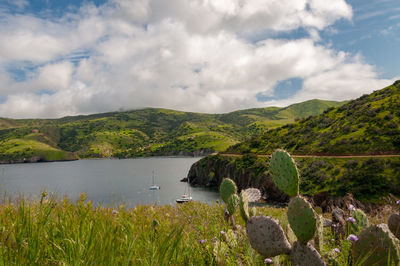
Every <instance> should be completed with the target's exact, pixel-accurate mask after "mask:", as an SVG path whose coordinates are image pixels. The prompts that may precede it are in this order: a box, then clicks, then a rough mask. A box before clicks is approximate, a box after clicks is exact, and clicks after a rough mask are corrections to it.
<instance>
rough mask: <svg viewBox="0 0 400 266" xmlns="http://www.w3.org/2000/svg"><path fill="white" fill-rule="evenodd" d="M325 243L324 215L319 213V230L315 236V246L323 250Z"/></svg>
mask: <svg viewBox="0 0 400 266" xmlns="http://www.w3.org/2000/svg"><path fill="white" fill-rule="evenodd" d="M323 245H324V217H323V216H322V215H318V214H317V232H316V234H315V236H314V246H315V248H316V249H317V250H318V251H319V252H321V250H322V247H323Z"/></svg>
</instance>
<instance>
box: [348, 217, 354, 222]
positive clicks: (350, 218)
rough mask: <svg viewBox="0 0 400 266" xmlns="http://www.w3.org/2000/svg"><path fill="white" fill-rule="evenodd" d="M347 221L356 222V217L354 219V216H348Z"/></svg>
mask: <svg viewBox="0 0 400 266" xmlns="http://www.w3.org/2000/svg"><path fill="white" fill-rule="evenodd" d="M347 221H349V222H351V223H355V222H356V219H354V218H353V217H349V218H347Z"/></svg>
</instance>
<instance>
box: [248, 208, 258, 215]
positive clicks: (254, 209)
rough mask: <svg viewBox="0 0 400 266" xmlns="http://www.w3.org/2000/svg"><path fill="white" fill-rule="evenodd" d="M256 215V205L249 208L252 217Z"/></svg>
mask: <svg viewBox="0 0 400 266" xmlns="http://www.w3.org/2000/svg"><path fill="white" fill-rule="evenodd" d="M256 215H257V209H256V207H252V208H250V210H249V216H250V217H252V216H256Z"/></svg>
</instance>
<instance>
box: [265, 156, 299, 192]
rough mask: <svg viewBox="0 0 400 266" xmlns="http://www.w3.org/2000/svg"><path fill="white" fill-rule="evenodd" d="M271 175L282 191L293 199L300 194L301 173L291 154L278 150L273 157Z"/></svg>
mask: <svg viewBox="0 0 400 266" xmlns="http://www.w3.org/2000/svg"><path fill="white" fill-rule="evenodd" d="M270 167H271V174H272V178H273V180H274V182H275V184H276V185H277V186H278V188H279V189H280V190H282V191H283V192H285V193H286V194H288V195H289V196H291V197H294V196H297V195H298V194H299V172H298V170H297V167H296V164H295V162H294V160H293V159H292V157H291V156H290V154H289V153H287V152H286V151H284V150H276V151H275V152H274V153H273V154H272V157H271V163H270Z"/></svg>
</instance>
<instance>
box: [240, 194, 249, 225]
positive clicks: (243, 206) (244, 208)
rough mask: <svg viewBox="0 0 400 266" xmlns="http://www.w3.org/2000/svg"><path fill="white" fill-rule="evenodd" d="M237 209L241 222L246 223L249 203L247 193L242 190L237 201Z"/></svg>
mask: <svg viewBox="0 0 400 266" xmlns="http://www.w3.org/2000/svg"><path fill="white" fill-rule="evenodd" d="M239 209H240V215H241V216H242V218H243V220H245V221H246V222H247V220H248V219H249V217H250V215H249V202H248V198H247V193H246V192H245V191H244V190H242V192H241V193H240V200H239Z"/></svg>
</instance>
